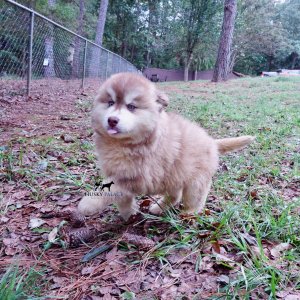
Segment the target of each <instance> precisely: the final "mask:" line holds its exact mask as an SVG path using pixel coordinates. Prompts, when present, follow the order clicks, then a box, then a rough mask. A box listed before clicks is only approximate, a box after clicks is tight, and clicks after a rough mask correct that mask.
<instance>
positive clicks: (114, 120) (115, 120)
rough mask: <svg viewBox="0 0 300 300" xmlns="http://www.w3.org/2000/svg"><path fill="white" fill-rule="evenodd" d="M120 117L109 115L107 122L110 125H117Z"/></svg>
mask: <svg viewBox="0 0 300 300" xmlns="http://www.w3.org/2000/svg"><path fill="white" fill-rule="evenodd" d="M119 121H120V119H119V118H118V117H109V118H108V120H107V122H108V125H109V126H110V127H116V126H117V124H118V123H119Z"/></svg>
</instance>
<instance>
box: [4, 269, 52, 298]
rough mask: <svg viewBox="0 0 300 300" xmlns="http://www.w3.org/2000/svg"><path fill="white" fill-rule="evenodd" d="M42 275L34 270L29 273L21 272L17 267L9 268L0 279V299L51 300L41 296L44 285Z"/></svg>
mask: <svg viewBox="0 0 300 300" xmlns="http://www.w3.org/2000/svg"><path fill="white" fill-rule="evenodd" d="M44 275H45V274H44V273H43V272H41V271H37V270H35V269H34V268H31V269H30V270H29V271H22V270H21V269H20V268H18V267H10V268H9V269H8V270H7V271H6V272H5V274H3V275H2V276H1V277H0V299H1V300H21V299H31V300H38V299H51V297H46V296H42V294H43V288H44V285H45V281H43V276H44Z"/></svg>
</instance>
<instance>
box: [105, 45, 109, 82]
mask: <svg viewBox="0 0 300 300" xmlns="http://www.w3.org/2000/svg"><path fill="white" fill-rule="evenodd" d="M106 53H107V58H106V66H105V79H107V69H108V57H109V52H108V51H106Z"/></svg>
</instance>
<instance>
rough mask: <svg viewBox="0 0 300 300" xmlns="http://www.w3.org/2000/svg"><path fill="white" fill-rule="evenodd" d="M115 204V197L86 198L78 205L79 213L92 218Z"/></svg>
mask: <svg viewBox="0 0 300 300" xmlns="http://www.w3.org/2000/svg"><path fill="white" fill-rule="evenodd" d="M113 202H114V201H113V197H103V196H84V197H83V198H82V199H81V200H80V202H79V204H78V211H79V212H80V213H81V214H83V215H84V216H92V215H94V214H96V213H99V212H101V211H102V210H103V209H104V208H105V207H106V206H108V205H109V204H112V203H113Z"/></svg>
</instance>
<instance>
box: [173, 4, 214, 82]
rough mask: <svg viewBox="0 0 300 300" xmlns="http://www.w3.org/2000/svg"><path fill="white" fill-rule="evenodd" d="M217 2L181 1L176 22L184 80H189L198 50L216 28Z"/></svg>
mask: <svg viewBox="0 0 300 300" xmlns="http://www.w3.org/2000/svg"><path fill="white" fill-rule="evenodd" d="M219 2H220V1H217V0H185V1H179V2H178V4H179V10H178V16H177V18H178V19H179V21H178V22H177V20H176V19H175V22H177V24H178V25H179V28H178V27H177V30H178V32H177V33H176V34H177V35H178V36H179V44H178V45H177V47H178V49H177V50H180V53H179V55H180V61H181V62H182V63H183V65H184V80H185V81H187V80H188V74H189V69H190V66H191V64H192V63H193V61H194V60H195V59H196V52H197V48H199V46H201V43H202V42H203V41H204V40H205V39H206V38H207V36H209V35H210V34H211V31H212V30H214V29H215V28H216V22H215V18H214V17H215V16H216V14H217V12H218V7H219Z"/></svg>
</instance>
